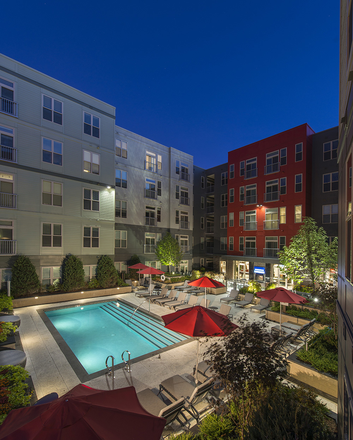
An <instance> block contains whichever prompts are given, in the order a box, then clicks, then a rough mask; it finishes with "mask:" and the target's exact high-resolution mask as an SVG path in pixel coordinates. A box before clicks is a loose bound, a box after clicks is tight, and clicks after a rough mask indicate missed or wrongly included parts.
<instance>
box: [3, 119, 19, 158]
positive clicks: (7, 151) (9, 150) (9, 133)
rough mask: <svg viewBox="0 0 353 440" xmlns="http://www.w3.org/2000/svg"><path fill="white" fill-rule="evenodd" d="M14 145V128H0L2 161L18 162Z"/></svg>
mask: <svg viewBox="0 0 353 440" xmlns="http://www.w3.org/2000/svg"><path fill="white" fill-rule="evenodd" d="M13 145H14V131H13V129H12V128H8V127H3V126H0V159H1V160H8V161H10V162H17V154H16V153H17V150H16V148H14V147H13Z"/></svg>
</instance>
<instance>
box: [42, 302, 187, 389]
mask: <svg viewBox="0 0 353 440" xmlns="http://www.w3.org/2000/svg"><path fill="white" fill-rule="evenodd" d="M117 300H118V301H121V302H122V303H124V304H126V305H128V306H130V307H134V304H132V303H130V302H128V301H126V300H123V299H121V298H118V299H117ZM106 302H110V301H109V300H107V299H105V300H99V301H94V302H90V305H91V304H100V303H106ZM48 305H49V304H48ZM72 307H73V306H72V304H70V305H69V304H68V305H61V306H56V307H48V308H41V309H37V313H38V315H39V316H40V318H41V319H42V321H43V322H44V324H45V326H46V327H47V329H48V330H49V332H50V334H51V335H52V337H53V338H54V340H55V342H56V344H57V345H58V347H59V349H60V350H61V352H62V353H63V355H64V356H65V358H66V360H67V361H68V363H69V364H70V366H71V368H72V369H73V371H74V372H75V374H76V375H77V377H78V379H79V380H80V381H81V383H84V382H87V381H89V380H92V379H95V378H97V377H100V376H102V375H104V374H107V373H108V371H107V369H103V370H100V371H96V372H95V373H91V374H89V373H87V371H86V370H85V368H84V367H83V365H82V364H81V362H80V361H79V360H78V358H77V357H76V355H75V354H74V352H73V351H72V350H71V348H70V347H69V346H68V344H67V343H66V342H65V340H64V338H63V337H62V336H61V334H60V333H59V331H58V330H57V329H56V327H55V326H54V324H53V323H52V322H51V321H50V319H49V318H48V316H47V315H46V313H45V312H46V311H53V310H62V309H66V308H72ZM140 311H141V312H142V313H144V314H146V315H150V316H151V317H153V318H154V319H157V320H158V321H161V322H163V320H162V318H161V317H160V316H158V315H156V314H154V313H151V312H148V311H147V310H144V309H141V310H140ZM183 336H185V337H186V338H187V339H185V341H181V342H177V343H176V344H172V345H170V346H168V347H164V348H160V349H159V350H155V351H152V352H150V353H147V354H144V355H142V356H139V357H137V358H135V359H131V364H135V363H137V362H140V361H143V360H145V359H149V358H150V357H152V356H158V355H160V354H162V353H165V352H167V351H169V350H172V349H174V348H176V347H180V346H183V345H185V344H189V343H190V342H192V341H194V340H195V338H192V337H189V336H186V335H183ZM125 366H126V364H125V363H124V362H120V363H119V364H114V370H120V369H123V368H125Z"/></svg>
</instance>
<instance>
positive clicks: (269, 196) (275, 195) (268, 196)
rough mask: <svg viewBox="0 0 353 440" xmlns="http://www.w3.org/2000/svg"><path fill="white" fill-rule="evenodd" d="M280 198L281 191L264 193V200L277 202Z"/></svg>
mask: <svg viewBox="0 0 353 440" xmlns="http://www.w3.org/2000/svg"><path fill="white" fill-rule="evenodd" d="M277 200H279V191H271V192H268V193H265V194H264V202H275V201H277Z"/></svg>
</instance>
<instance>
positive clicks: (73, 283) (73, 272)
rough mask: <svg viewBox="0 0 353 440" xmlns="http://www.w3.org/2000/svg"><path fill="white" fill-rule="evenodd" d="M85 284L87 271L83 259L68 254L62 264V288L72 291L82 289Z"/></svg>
mask: <svg viewBox="0 0 353 440" xmlns="http://www.w3.org/2000/svg"><path fill="white" fill-rule="evenodd" d="M84 284H85V272H84V270H83V264H82V261H81V260H80V259H79V258H78V257H76V256H75V255H71V254H68V255H66V257H65V258H64V261H63V265H62V284H61V287H62V290H63V291H64V292H71V291H75V290H78V289H80V288H81V287H82V286H84Z"/></svg>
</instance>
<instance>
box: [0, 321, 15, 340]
mask: <svg viewBox="0 0 353 440" xmlns="http://www.w3.org/2000/svg"><path fill="white" fill-rule="evenodd" d="M16 329H17V326H16V325H14V324H12V323H11V322H0V342H6V339H7V337H8V336H10V335H11V334H12V333H13V332H14V331H15V330H16Z"/></svg>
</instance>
